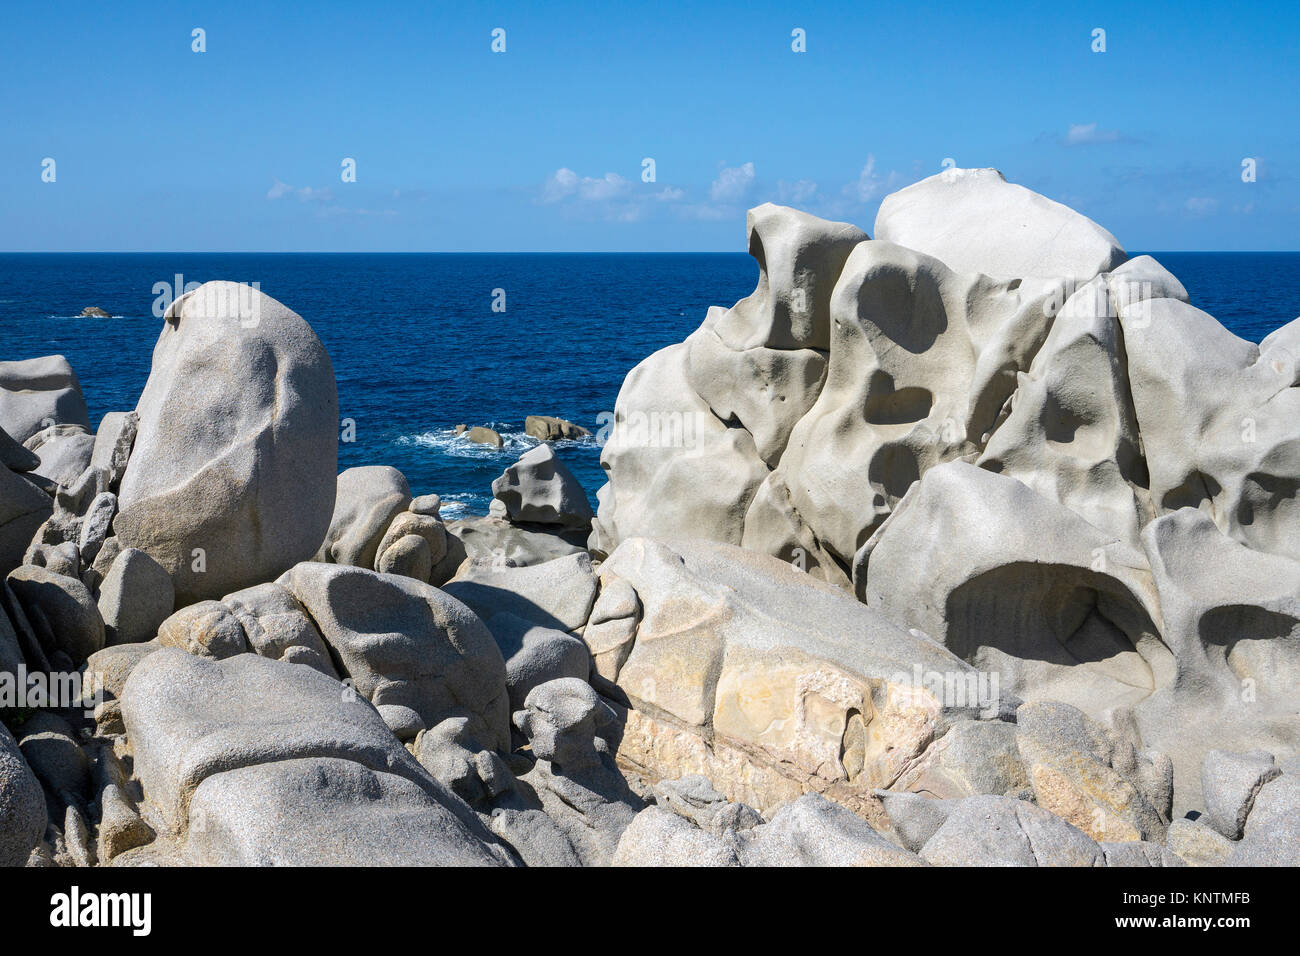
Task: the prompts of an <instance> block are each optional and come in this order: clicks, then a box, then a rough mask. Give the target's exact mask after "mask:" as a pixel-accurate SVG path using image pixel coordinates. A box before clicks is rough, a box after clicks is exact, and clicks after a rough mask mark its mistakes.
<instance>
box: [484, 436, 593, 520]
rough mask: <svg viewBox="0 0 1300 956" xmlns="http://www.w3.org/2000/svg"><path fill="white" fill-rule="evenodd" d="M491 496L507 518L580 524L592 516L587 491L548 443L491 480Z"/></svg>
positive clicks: (523, 456) (524, 456)
mask: <svg viewBox="0 0 1300 956" xmlns="http://www.w3.org/2000/svg"><path fill="white" fill-rule="evenodd" d="M492 495H493V497H494V498H495V499H496V500H497V501H499V502H501V503H502V504H503V505H504V506H505V511H506V514H505V517H506V518H507V519H508V520H510V521H523V522H532V523H534V524H558V525H565V526H568V527H582V526H585V525H589V524H591V519H592V518H593V517H595V515H594V514H593V513H592V510H591V504H590V502H588V501H587V493H586V492H585V491H583V490H582V485H580V484H579V483H578V479H577V478H576V477H575V476H574V474H573V472H572V471H570V470H569V467H568V465H566V464H565V463H564V462H562V461H560V459H559V458H557V457H556V455H555V452H554V451H552V450H551V446H550V445H547V444H541V445H538V446H537V447H536V448H533V449H530V450H529V451H527V452H525V453H524V454H523V455H522V456H521V457H520V459H519V460H518V461H517V462H515V463H514V464H513V465H511V466H510V467H509V468H507V469H506V471H505V474H503V475H502V476H501V477H500V478H498V479H497V480H496V481H494V482H492Z"/></svg>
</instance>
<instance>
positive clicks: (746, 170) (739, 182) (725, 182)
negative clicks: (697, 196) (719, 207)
mask: <svg viewBox="0 0 1300 956" xmlns="http://www.w3.org/2000/svg"><path fill="white" fill-rule="evenodd" d="M753 184H754V164H753V163H745V164H744V165H743V166H724V167H723V168H722V170H721V171H720V172H719V173H718V178H717V179H715V180H714V181H713V185H712V186H710V187H709V196H710V197H711V198H712V199H713V201H714V202H739V201H740V200H741V199H743V198H744V197H745V193H747V192H749V187H750V186H752V185H753Z"/></svg>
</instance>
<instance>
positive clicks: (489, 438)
mask: <svg viewBox="0 0 1300 956" xmlns="http://www.w3.org/2000/svg"><path fill="white" fill-rule="evenodd" d="M457 434H464V436H465V437H466V438H468V439H469V440H470V441H472V442H478V443H479V444H480V445H495V446H496V447H497V448H504V447H505V442H504V441H502V440H501V434H500V433H499V432H497V431H496V430H495V429H492V428H486V427H484V426H483V425H475V426H474V427H473V428H471V429H470V430H469V431H468V432H463V433H462V432H460V430H459V429H458V430H457Z"/></svg>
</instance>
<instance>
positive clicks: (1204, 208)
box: [1184, 196, 1219, 218]
mask: <svg viewBox="0 0 1300 956" xmlns="http://www.w3.org/2000/svg"><path fill="white" fill-rule="evenodd" d="M1184 208H1185V209H1186V210H1187V212H1188V214H1189V215H1192V216H1195V217H1197V218H1200V217H1201V216H1208V215H1210V214H1211V213H1213V212H1215V211H1216V210H1217V209H1218V208H1219V200H1217V199H1213V198H1211V197H1209V196H1192V197H1191V198H1190V199H1188V200H1187V202H1186V203H1184Z"/></svg>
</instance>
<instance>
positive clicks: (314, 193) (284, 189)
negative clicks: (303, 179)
mask: <svg viewBox="0 0 1300 956" xmlns="http://www.w3.org/2000/svg"><path fill="white" fill-rule="evenodd" d="M285 196H294V197H296V198H297V200H298V201H299V202H312V201H315V202H330V201H331V200H333V199H334V190H332V189H329V188H328V187H327V188H325V189H313V188H312V187H310V186H303V187H302V188H301V189H295V188H294V187H293V186H290V185H289V184H288V183H286V182H282V181H281V180H279V179H277V180H275V182H274V183H273V184H272V186H271V188H270V189H268V190H267V191H266V198H267V199H283V198H284V197H285Z"/></svg>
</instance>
